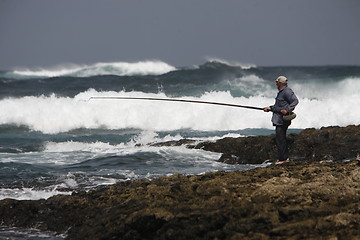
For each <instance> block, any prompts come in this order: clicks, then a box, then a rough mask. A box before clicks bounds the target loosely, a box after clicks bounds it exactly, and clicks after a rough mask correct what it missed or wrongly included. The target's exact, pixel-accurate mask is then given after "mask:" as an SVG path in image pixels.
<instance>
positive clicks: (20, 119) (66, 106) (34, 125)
mask: <svg viewBox="0 0 360 240" xmlns="http://www.w3.org/2000/svg"><path fill="white" fill-rule="evenodd" d="M240 82H241V81H240ZM259 84H262V83H261V82H259ZM291 87H292V88H293V89H294V90H295V92H296V94H297V96H298V98H299V100H300V104H299V105H298V106H297V108H296V111H295V112H296V113H297V115H298V117H297V118H296V119H295V120H294V121H293V124H292V127H293V128H308V127H315V128H319V127H322V126H331V125H339V126H346V125H350V124H359V123H360V113H359V112H358V111H356V110H355V109H357V106H359V105H360V95H359V94H358V89H359V88H360V79H356V78H350V79H345V80H343V81H341V82H339V83H334V84H330V86H329V85H325V86H322V87H314V85H311V84H310V85H308V84H304V85H299V84H294V85H293V86H291ZM310 88H312V90H310ZM264 91H271V92H270V93H267V94H266V96H264V94H261V93H259V95H257V96H251V97H248V98H246V97H233V96H231V94H230V93H229V92H208V93H205V94H204V95H203V96H201V97H199V98H196V97H184V99H188V100H202V101H215V102H223V103H233V104H240V105H250V106H257V107H263V106H268V105H271V104H273V103H274V96H275V95H276V90H274V89H273V90H269V89H267V88H265V89H264ZM270 95H271V97H269V96H270ZM92 96H126V97H158V98H166V96H165V94H163V93H159V94H150V93H143V92H98V91H95V90H88V91H86V92H82V93H80V94H78V95H77V96H75V97H74V98H70V97H57V96H55V95H52V96H40V97H35V96H28V97H22V98H8V99H3V100H1V101H0V112H1V115H0V124H15V125H25V126H28V127H29V128H31V129H32V130H35V131H41V132H44V133H59V132H67V131H70V130H73V129H78V128H106V129H126V128H135V129H143V130H150V131H172V130H179V129H193V130H202V131H221V130H239V129H245V128H272V125H271V122H270V119H271V114H270V113H264V112H263V111H259V110H249V109H243V108H234V107H223V106H214V105H205V104H193V103H179V102H161V101H141V100H96V99H93V100H89V98H90V97H92Z"/></svg>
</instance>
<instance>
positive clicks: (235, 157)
mask: <svg viewBox="0 0 360 240" xmlns="http://www.w3.org/2000/svg"><path fill="white" fill-rule="evenodd" d="M287 139H288V143H289V153H290V158H291V159H293V160H305V159H306V160H307V161H341V160H346V159H355V158H356V157H357V156H359V155H360V125H358V126H353V125H351V126H347V127H323V128H321V129H320V130H316V129H305V130H303V131H301V132H300V133H298V134H289V135H288V136H287ZM195 148H197V149H203V150H206V151H212V152H219V153H222V156H221V158H220V159H219V161H221V162H225V163H229V164H236V163H239V164H261V163H263V162H265V161H275V160H276V159H277V148H276V142H275V135H274V134H273V135H270V136H254V137H239V138H223V139H220V140H217V141H216V142H202V143H199V144H197V145H196V146H195Z"/></svg>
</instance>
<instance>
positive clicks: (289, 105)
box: [270, 86, 299, 126]
mask: <svg viewBox="0 0 360 240" xmlns="http://www.w3.org/2000/svg"><path fill="white" fill-rule="evenodd" d="M298 103H299V100H298V99H297V97H296V96H295V93H294V92H293V90H292V89H291V88H289V87H288V86H285V87H284V88H282V89H281V90H279V92H278V94H277V96H276V98H275V104H274V105H272V106H270V108H271V111H272V112H273V116H272V119H271V121H272V123H273V125H274V126H276V125H284V120H283V114H282V113H281V110H282V109H285V110H286V111H288V112H292V111H294V109H295V106H296V105H297V104H298ZM285 124H290V122H287V123H285Z"/></svg>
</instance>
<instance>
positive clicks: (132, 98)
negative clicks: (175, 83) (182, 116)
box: [89, 97, 263, 110]
mask: <svg viewBox="0 0 360 240" xmlns="http://www.w3.org/2000/svg"><path fill="white" fill-rule="evenodd" d="M92 99H98V100H149V101H168V102H185V103H202V104H212V105H220V106H228V107H239V108H248V109H255V110H263V108H260V107H253V106H244V105H238V104H230V103H220V102H208V101H197V100H185V99H175V98H149V97H90V98H89V100H92Z"/></svg>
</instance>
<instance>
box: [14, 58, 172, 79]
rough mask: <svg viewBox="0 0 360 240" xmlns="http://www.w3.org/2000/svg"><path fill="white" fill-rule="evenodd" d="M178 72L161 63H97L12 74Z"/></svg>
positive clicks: (49, 75) (19, 76)
mask: <svg viewBox="0 0 360 240" xmlns="http://www.w3.org/2000/svg"><path fill="white" fill-rule="evenodd" d="M174 70H176V68H175V67H173V66H171V65H169V64H167V63H165V62H161V61H141V62H134V63H128V62H110V63H96V64H93V65H75V64H66V65H61V66H57V67H52V68H38V69H18V70H15V71H13V72H11V74H12V75H14V76H15V77H18V78H33V77H59V76H73V77H89V76H98V75H118V76H133V75H160V74H164V73H167V72H170V71H174Z"/></svg>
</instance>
